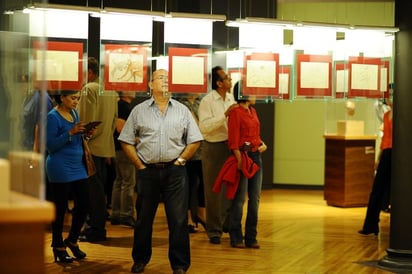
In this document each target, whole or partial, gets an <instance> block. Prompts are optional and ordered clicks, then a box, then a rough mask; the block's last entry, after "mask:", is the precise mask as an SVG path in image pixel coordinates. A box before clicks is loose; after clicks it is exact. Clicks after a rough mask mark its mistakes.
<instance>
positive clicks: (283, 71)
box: [278, 66, 291, 100]
mask: <svg viewBox="0 0 412 274" xmlns="http://www.w3.org/2000/svg"><path fill="white" fill-rule="evenodd" d="M290 71H291V68H290V66H280V67H279V96H278V97H279V98H281V99H285V100H289V99H290V83H291V79H290V78H291V74H290Z"/></svg>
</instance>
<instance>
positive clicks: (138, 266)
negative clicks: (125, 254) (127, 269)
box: [131, 263, 146, 273]
mask: <svg viewBox="0 0 412 274" xmlns="http://www.w3.org/2000/svg"><path fill="white" fill-rule="evenodd" d="M145 266H146V265H145V264H144V263H134V264H133V266H132V270H131V272H132V273H143V272H144V267H145Z"/></svg>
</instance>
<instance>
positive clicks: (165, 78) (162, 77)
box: [152, 75, 169, 81]
mask: <svg viewBox="0 0 412 274" xmlns="http://www.w3.org/2000/svg"><path fill="white" fill-rule="evenodd" d="M167 79H169V77H168V76H167V75H160V76H159V77H156V78H153V79H152V81H155V80H161V81H165V80H167Z"/></svg>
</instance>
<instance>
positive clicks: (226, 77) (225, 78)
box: [219, 74, 232, 82]
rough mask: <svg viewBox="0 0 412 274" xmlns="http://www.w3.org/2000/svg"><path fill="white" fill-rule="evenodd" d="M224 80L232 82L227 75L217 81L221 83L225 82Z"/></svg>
mask: <svg viewBox="0 0 412 274" xmlns="http://www.w3.org/2000/svg"><path fill="white" fill-rule="evenodd" d="M225 80H229V81H230V80H232V78H230V77H229V75H227V74H226V76H225V77H224V78H220V80H219V81H221V82H223V81H225Z"/></svg>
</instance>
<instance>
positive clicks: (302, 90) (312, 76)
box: [297, 54, 332, 97]
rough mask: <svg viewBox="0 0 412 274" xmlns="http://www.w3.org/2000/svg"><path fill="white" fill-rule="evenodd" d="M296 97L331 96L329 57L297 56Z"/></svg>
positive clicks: (330, 61) (330, 63) (330, 57)
mask: <svg viewBox="0 0 412 274" xmlns="http://www.w3.org/2000/svg"><path fill="white" fill-rule="evenodd" d="M297 96H306V97H325V96H332V56H331V55H310V54H298V55H297Z"/></svg>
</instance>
